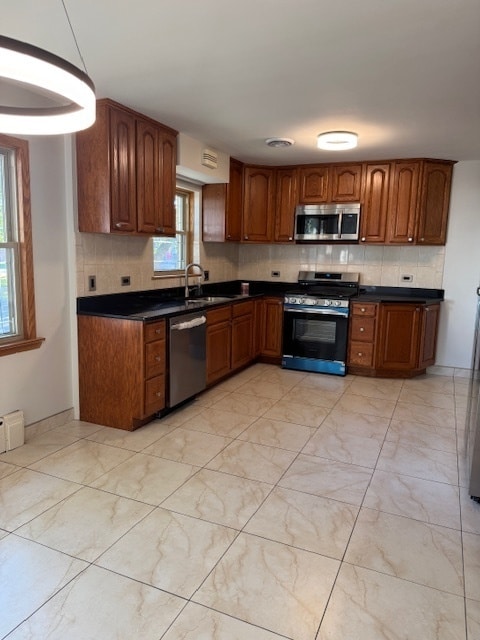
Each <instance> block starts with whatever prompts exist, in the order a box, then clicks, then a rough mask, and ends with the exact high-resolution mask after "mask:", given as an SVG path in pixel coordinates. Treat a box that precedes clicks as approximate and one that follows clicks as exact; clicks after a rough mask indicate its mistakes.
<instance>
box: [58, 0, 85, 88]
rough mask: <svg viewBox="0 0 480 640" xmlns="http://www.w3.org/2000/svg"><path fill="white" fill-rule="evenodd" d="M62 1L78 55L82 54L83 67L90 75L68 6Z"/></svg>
mask: <svg viewBox="0 0 480 640" xmlns="http://www.w3.org/2000/svg"><path fill="white" fill-rule="evenodd" d="M61 3H62V5H63V10H64V11H65V15H66V17H67V22H68V25H69V27H70V31H71V32H72V36H73V40H74V42H75V46H76V47H77V51H78V55H79V56H80V60H81V61H82V64H83V68H84V69H85V73H86V74H87V76H88V71H87V65H86V64H85V60H84V59H83V56H82V52H81V51H80V47H79V46H78V42H77V38H76V36H75V31H74V30H73V27H72V23H71V21H70V16H69V15H68V11H67V7H66V6H65V2H64V0H61Z"/></svg>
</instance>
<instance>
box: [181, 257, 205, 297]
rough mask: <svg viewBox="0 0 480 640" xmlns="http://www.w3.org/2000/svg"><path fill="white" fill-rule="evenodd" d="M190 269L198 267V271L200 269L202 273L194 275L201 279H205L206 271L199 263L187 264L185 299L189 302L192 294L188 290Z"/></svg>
mask: <svg viewBox="0 0 480 640" xmlns="http://www.w3.org/2000/svg"><path fill="white" fill-rule="evenodd" d="M190 267H197V268H198V269H200V273H194V274H192V275H196V276H200V278H204V277H205V271H204V270H203V267H202V265H201V264H198V262H190V264H187V266H186V267H185V299H186V300H188V298H189V297H190V292H189V290H188V270H189V269H190Z"/></svg>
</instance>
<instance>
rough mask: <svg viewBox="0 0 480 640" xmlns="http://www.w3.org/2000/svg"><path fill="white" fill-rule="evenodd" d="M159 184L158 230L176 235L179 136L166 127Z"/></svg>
mask: <svg viewBox="0 0 480 640" xmlns="http://www.w3.org/2000/svg"><path fill="white" fill-rule="evenodd" d="M158 137H159V150H160V162H159V173H160V175H159V184H160V195H159V200H160V215H159V216H158V219H157V223H158V227H157V232H159V233H161V234H162V235H168V236H174V235H175V227H176V220H175V191H176V179H177V177H176V171H177V136H176V134H175V133H171V132H169V131H167V130H165V129H163V128H162V129H160V131H159V134H158Z"/></svg>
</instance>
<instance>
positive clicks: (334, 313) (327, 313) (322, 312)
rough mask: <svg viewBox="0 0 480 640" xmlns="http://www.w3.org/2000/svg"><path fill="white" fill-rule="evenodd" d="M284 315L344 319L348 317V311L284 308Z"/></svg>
mask: <svg viewBox="0 0 480 640" xmlns="http://www.w3.org/2000/svg"><path fill="white" fill-rule="evenodd" d="M284 312H285V313H312V314H317V315H322V316H343V317H344V318H346V317H347V316H348V309H345V311H344V312H342V311H338V310H337V309H312V308H310V307H309V308H308V309H292V308H290V307H284Z"/></svg>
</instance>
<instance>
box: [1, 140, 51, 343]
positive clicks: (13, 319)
mask: <svg viewBox="0 0 480 640" xmlns="http://www.w3.org/2000/svg"><path fill="white" fill-rule="evenodd" d="M42 341H43V338H37V337H36V328H35V296H34V287H33V256H32V229H31V217H30V174H29V163H28V142H26V141H24V140H18V139H17V138H12V137H10V136H4V135H0V355H7V354H10V353H15V352H16V351H26V350H27V349H36V348H38V347H39V346H40V344H41V343H42Z"/></svg>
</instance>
